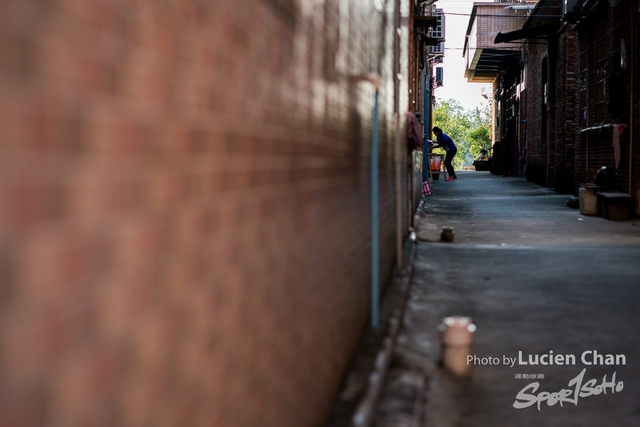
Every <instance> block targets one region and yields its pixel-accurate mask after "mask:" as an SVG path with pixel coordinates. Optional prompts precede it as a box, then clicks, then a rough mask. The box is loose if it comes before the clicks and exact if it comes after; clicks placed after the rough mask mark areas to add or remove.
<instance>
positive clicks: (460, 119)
mask: <svg viewBox="0 0 640 427" xmlns="http://www.w3.org/2000/svg"><path fill="white" fill-rule="evenodd" d="M433 124H434V126H438V127H439V128H440V129H442V131H443V132H444V133H446V134H447V135H449V136H450V137H451V139H453V142H454V143H455V144H456V146H457V147H458V154H457V155H456V157H455V158H454V160H453V165H454V167H455V168H456V169H460V168H462V166H464V165H471V164H472V163H473V161H474V160H475V159H477V158H478V156H480V150H481V149H483V148H485V149H487V150H488V149H489V148H491V104H490V103H488V102H487V103H482V104H481V105H480V107H476V108H475V109H474V110H465V109H464V108H462V106H461V105H460V102H459V101H456V100H455V99H447V100H438V102H437V104H436V106H435V108H434V110H433ZM435 152H442V149H440V148H438V149H436V150H435Z"/></svg>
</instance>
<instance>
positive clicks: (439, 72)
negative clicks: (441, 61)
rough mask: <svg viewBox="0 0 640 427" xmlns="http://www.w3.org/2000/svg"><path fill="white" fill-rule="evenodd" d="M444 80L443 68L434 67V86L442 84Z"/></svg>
mask: <svg viewBox="0 0 640 427" xmlns="http://www.w3.org/2000/svg"><path fill="white" fill-rule="evenodd" d="M443 80H444V70H443V69H442V67H436V86H438V87H439V86H442V82H443Z"/></svg>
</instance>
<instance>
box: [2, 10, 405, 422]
mask: <svg viewBox="0 0 640 427" xmlns="http://www.w3.org/2000/svg"><path fill="white" fill-rule="evenodd" d="M0 16H2V19H3V22H4V24H3V25H1V26H0V128H1V129H2V134H1V135H0V195H1V196H2V200H3V202H2V204H1V206H0V420H1V421H0V424H2V425H3V426H8V427H9V426H21V427H31V426H33V427H36V426H43V425H51V426H53V425H58V426H80V425H83V426H110V427H115V426H128V427H132V426H148V425H153V426H192V425H193V426H194V425H216V426H239V427H240V426H265V427H267V426H274V427H285V426H309V425H319V424H320V423H321V422H322V419H323V417H324V416H325V415H326V412H327V408H329V406H330V405H331V404H332V401H333V399H334V396H335V393H336V391H337V390H338V386H339V383H340V381H341V379H342V374H343V372H344V371H345V368H346V366H347V364H348V363H349V360H350V357H351V355H352V354H353V351H354V349H355V346H356V345H357V343H358V338H359V337H360V334H361V332H362V330H363V328H364V327H365V325H366V324H367V322H368V317H369V295H370V289H369V286H370V281H371V270H370V267H371V255H370V254H371V244H372V243H371V237H370V209H371V198H370V187H371V184H372V183H371V181H370V178H369V176H370V175H369V173H370V172H369V171H370V166H371V162H372V151H371V140H372V138H371V136H372V131H373V123H374V117H373V111H374V103H375V88H374V85H373V84H372V82H371V81H370V80H366V79H363V76H366V75H369V74H370V73H377V74H378V75H380V76H381V79H380V86H379V89H380V92H379V109H378V111H379V116H378V118H379V130H380V133H379V142H380V150H379V157H378V159H379V162H380V163H379V164H380V166H379V174H380V178H379V200H380V203H379V206H378V207H379V223H378V224H375V225H374V226H378V229H379V235H380V258H379V265H380V278H381V282H383V283H384V282H385V279H386V278H387V277H388V276H389V273H390V271H391V268H392V265H393V263H394V261H395V257H396V247H397V246H396V236H397V230H398V228H397V227H396V212H397V210H396V206H397V204H396V201H397V199H398V198H402V200H406V199H407V191H408V190H407V186H406V185H402V186H401V187H400V191H398V190H397V189H398V187H397V185H396V183H397V181H396V169H395V166H394V164H395V163H394V158H395V157H394V156H395V141H396V135H397V131H396V129H397V126H396V124H397V122H396V120H397V119H396V118H397V116H398V115H399V116H400V117H404V113H405V112H406V110H407V108H408V103H409V101H408V100H409V93H408V83H407V82H408V80H409V79H408V75H407V65H406V63H407V61H408V59H407V55H406V54H402V55H400V54H399V52H400V51H403V52H408V43H409V35H410V34H411V31H409V27H410V25H411V22H410V19H411V15H410V13H409V2H408V0H407V1H404V0H403V1H395V2H394V1H384V2H383V1H379V2H377V1H376V2H370V1H367V2H364V1H346V2H343V1H337V0H324V1H314V2H307V1H297V0H248V1H241V2H237V1H230V0H220V1H213V2H201V1H190V0H170V1H162V2H144V1H108V2H103V1H76V0H72V1H58V0H52V1H46V2H41V1H32V0H24V1H18V2H15V1H9V2H2V4H1V5H0ZM394 53H396V54H397V55H396V54H394ZM398 55H400V56H402V58H403V64H404V65H397V63H394V62H396V60H395V58H398ZM398 76H400V77H401V78H398ZM403 155H404V153H403ZM406 174H407V169H406V168H403V169H402V171H401V179H402V182H406V179H407V178H406ZM402 206H404V208H403V209H404V211H403V212H402V218H404V222H403V223H402V224H401V228H402V230H403V231H402V232H403V233H404V232H406V229H407V222H408V221H407V219H406V218H407V217H408V215H407V213H406V209H407V208H406V203H403V204H402Z"/></svg>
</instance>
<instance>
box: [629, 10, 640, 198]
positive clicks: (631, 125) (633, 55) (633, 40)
mask: <svg viewBox="0 0 640 427" xmlns="http://www.w3.org/2000/svg"><path fill="white" fill-rule="evenodd" d="M639 14H640V1H638V7H637V9H636V11H635V13H632V18H631V109H630V110H631V111H630V113H631V115H630V117H629V194H631V195H632V196H633V193H632V192H631V185H632V184H633V181H632V180H631V177H632V175H633V136H634V135H633V128H634V123H635V121H636V117H635V116H634V112H635V109H634V106H635V102H636V100H637V98H636V94H635V92H634V90H635V85H634V81H635V78H636V76H635V61H636V52H635V49H636V28H635V25H634V22H633V20H634V19H635V18H636V17H637V16H638V15H639ZM638 204H640V201H638V202H636V210H638V206H637V205H638Z"/></svg>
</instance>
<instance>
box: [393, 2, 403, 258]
mask: <svg viewBox="0 0 640 427" xmlns="http://www.w3.org/2000/svg"><path fill="white" fill-rule="evenodd" d="M393 112H394V115H395V119H396V138H395V163H396V265H397V268H398V270H401V269H402V200H401V196H402V183H401V181H402V173H401V170H400V168H401V165H402V163H401V157H402V156H401V154H402V153H401V151H402V141H401V138H402V134H401V127H400V125H401V123H400V0H395V2H394V11H393Z"/></svg>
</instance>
